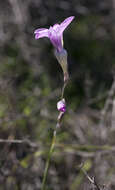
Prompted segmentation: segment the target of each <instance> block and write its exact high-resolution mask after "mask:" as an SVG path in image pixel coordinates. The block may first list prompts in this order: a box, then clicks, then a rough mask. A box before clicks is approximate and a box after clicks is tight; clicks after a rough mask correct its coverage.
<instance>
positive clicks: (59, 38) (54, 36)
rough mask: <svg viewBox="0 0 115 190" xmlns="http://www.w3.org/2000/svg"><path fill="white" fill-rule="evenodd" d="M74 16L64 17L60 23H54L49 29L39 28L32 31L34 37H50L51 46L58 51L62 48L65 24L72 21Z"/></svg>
mask: <svg viewBox="0 0 115 190" xmlns="http://www.w3.org/2000/svg"><path fill="white" fill-rule="evenodd" d="M73 19H74V16H71V17H68V18H66V19H65V20H64V21H63V22H62V23H61V24H54V25H53V26H50V28H49V29H46V28H39V29H37V30H35V31H34V34H35V39H39V38H43V37H47V38H49V39H50V41H51V43H52V44H53V46H54V47H55V48H56V49H57V51H58V52H60V51H62V49H63V32H64V30H65V29H66V28H67V26H68V25H69V24H70V23H71V22H72V20H73Z"/></svg>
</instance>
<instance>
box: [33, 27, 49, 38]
mask: <svg viewBox="0 0 115 190" xmlns="http://www.w3.org/2000/svg"><path fill="white" fill-rule="evenodd" d="M48 32H49V30H48V29H46V28H39V29H37V30H35V31H34V34H35V39H39V38H43V37H49V35H48Z"/></svg>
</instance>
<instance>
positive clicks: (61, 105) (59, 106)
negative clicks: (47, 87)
mask: <svg viewBox="0 0 115 190" xmlns="http://www.w3.org/2000/svg"><path fill="white" fill-rule="evenodd" d="M57 109H58V111H61V112H63V113H64V112H65V111H66V103H65V99H64V98H63V99H62V100H60V101H59V102H58V103H57Z"/></svg>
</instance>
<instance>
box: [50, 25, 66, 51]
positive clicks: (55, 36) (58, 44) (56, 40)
mask: <svg viewBox="0 0 115 190" xmlns="http://www.w3.org/2000/svg"><path fill="white" fill-rule="evenodd" d="M58 28H59V24H56V25H54V26H53V27H52V26H50V28H49V38H50V41H51V42H52V44H53V45H54V47H55V48H56V49H57V50H58V51H61V50H62V48H63V45H62V35H59V32H57V31H56V30H58Z"/></svg>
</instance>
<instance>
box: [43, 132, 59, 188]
mask: <svg viewBox="0 0 115 190" xmlns="http://www.w3.org/2000/svg"><path fill="white" fill-rule="evenodd" d="M56 133H57V128H56V130H55V131H54V133H53V138H52V143H51V146H50V150H49V154H48V159H47V161H46V166H45V170H44V175H43V181H42V188H41V190H45V185H46V178H47V174H48V168H49V164H50V160H51V156H52V152H53V150H54V146H55V142H56Z"/></svg>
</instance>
